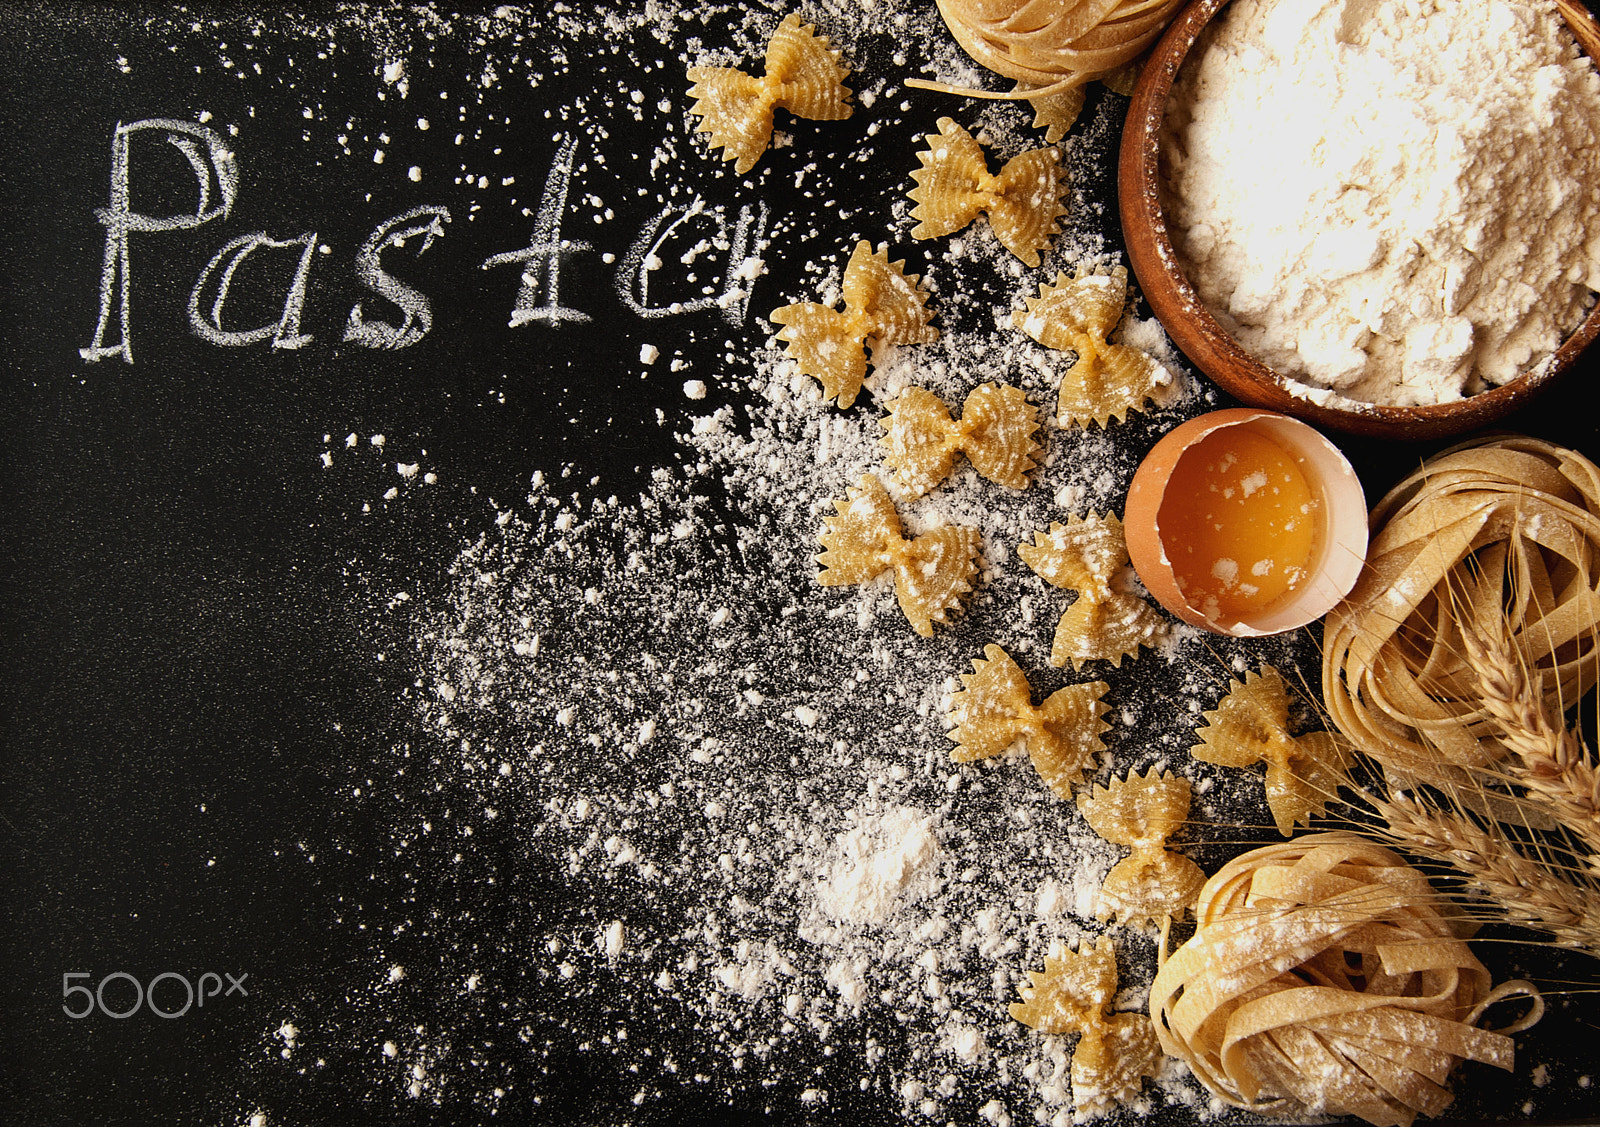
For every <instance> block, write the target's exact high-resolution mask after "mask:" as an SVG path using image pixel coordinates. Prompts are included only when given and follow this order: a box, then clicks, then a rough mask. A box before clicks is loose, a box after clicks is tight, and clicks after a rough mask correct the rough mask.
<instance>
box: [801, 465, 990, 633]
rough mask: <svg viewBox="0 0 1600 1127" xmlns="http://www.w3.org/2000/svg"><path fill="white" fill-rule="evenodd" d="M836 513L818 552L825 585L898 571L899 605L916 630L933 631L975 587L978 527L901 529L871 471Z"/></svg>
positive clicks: (824, 529) (820, 577) (825, 521)
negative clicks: (916, 532)
mask: <svg viewBox="0 0 1600 1127" xmlns="http://www.w3.org/2000/svg"><path fill="white" fill-rule="evenodd" d="M833 507H834V508H835V509H837V510H838V515H837V516H832V517H824V518H823V522H822V534H821V536H820V537H819V539H820V540H821V541H822V547H823V551H822V552H821V554H819V555H818V556H817V562H818V563H819V564H821V565H822V571H821V572H820V573H818V575H817V582H818V583H820V584H822V585H823V586H824V587H837V586H840V585H843V584H850V583H866V582H868V581H869V580H872V579H875V578H877V577H878V576H879V575H882V574H883V573H884V572H885V571H892V572H893V573H894V593H895V598H896V599H897V600H899V603H900V609H901V610H903V611H904V612H905V615H906V618H907V619H908V620H909V621H910V622H911V626H912V628H913V629H914V630H916V632H917V633H918V634H921V635H922V636H923V637H924V638H929V637H932V636H933V624H934V623H935V622H940V623H942V622H945V621H946V620H947V619H946V616H947V614H948V613H949V612H950V611H951V610H954V609H957V608H958V607H959V606H960V604H961V597H962V596H963V595H965V594H967V593H968V592H969V591H971V590H972V580H973V577H974V576H975V575H976V574H977V571H978V549H979V547H980V539H979V535H978V530H977V529H976V528H965V527H961V526H959V525H946V526H944V527H943V528H936V529H934V530H933V531H932V532H927V533H924V534H923V535H921V536H918V537H917V538H916V539H914V540H907V539H905V538H904V537H903V536H902V535H901V531H900V514H899V513H897V512H896V511H895V507H894V502H893V501H892V500H890V499H889V494H888V492H887V491H886V490H885V489H884V488H883V483H882V482H880V481H879V480H878V479H877V478H875V477H873V476H872V475H870V474H868V475H867V476H865V477H863V478H862V479H861V483H860V484H859V485H858V486H855V487H853V488H850V489H847V490H846V491H845V499H844V500H842V501H838V500H836V501H834V503H833Z"/></svg>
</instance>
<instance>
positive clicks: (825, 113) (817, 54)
mask: <svg viewBox="0 0 1600 1127" xmlns="http://www.w3.org/2000/svg"><path fill="white" fill-rule="evenodd" d="M849 74H850V68H849V67H847V66H845V65H844V63H843V62H842V61H841V59H840V55H839V52H838V51H836V50H834V49H833V47H832V46H830V44H829V42H828V38H827V36H823V35H817V34H816V28H814V27H813V26H811V25H810V24H807V23H802V22H801V20H800V17H799V16H797V15H793V14H791V15H788V16H785V17H784V19H783V22H782V23H780V24H779V25H778V29H777V30H776V31H775V32H773V33H772V38H771V39H770V40H768V42H767V58H766V73H765V74H763V75H762V76H761V77H760V78H756V77H753V76H751V75H748V74H745V73H744V72H743V71H741V70H737V69H735V68H733V67H690V68H689V81H690V82H691V83H693V85H692V86H690V87H689V96H690V97H691V98H693V99H694V100H695V101H694V105H693V106H692V107H691V108H690V110H689V112H690V113H692V114H695V115H696V116H698V117H699V118H700V124H699V126H698V127H697V132H700V133H707V134H709V135H710V143H711V147H712V148H713V149H722V150H723V159H724V160H731V161H733V162H734V165H733V169H734V171H735V172H737V173H739V174H740V175H741V176H742V175H743V174H744V173H746V172H749V171H750V170H751V169H752V168H754V167H755V164H756V162H757V161H758V160H760V159H761V154H762V153H764V152H766V151H767V145H768V144H769V143H770V142H771V140H772V113H773V110H774V109H777V108H780V107H781V108H783V109H786V110H788V111H789V112H790V113H792V114H794V115H795V116H796V117H804V118H809V119H811V120H813V121H838V120H840V119H843V118H847V117H849V116H850V110H851V106H850V91H849V90H847V89H845V86H844V80H845V78H846V77H848V76H849Z"/></svg>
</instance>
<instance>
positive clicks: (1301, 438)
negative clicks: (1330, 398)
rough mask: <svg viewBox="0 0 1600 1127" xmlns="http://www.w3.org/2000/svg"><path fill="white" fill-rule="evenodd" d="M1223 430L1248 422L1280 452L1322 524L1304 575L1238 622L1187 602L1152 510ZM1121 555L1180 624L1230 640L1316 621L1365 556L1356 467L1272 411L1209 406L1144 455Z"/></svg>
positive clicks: (1299, 424)
mask: <svg viewBox="0 0 1600 1127" xmlns="http://www.w3.org/2000/svg"><path fill="white" fill-rule="evenodd" d="M1228 427H1247V428H1250V429H1252V430H1254V431H1255V432H1256V433H1258V434H1260V435H1261V436H1262V437H1264V438H1267V439H1269V440H1271V441H1272V442H1274V443H1275V444H1276V445H1278V446H1279V447H1280V448H1282V449H1283V450H1285V451H1287V452H1288V453H1289V454H1290V455H1291V456H1292V457H1293V458H1294V459H1295V461H1296V463H1297V464H1298V465H1299V466H1300V470H1301V472H1302V473H1304V474H1305V476H1306V480H1307V482H1308V483H1310V484H1311V486H1312V488H1313V489H1314V490H1315V492H1316V495H1317V497H1318V498H1319V500H1320V501H1321V502H1322V505H1321V509H1322V527H1321V533H1320V535H1319V536H1318V538H1317V546H1316V548H1315V550H1314V555H1313V558H1312V560H1311V562H1310V567H1309V574H1308V576H1307V579H1306V580H1305V581H1304V582H1303V583H1301V584H1300V585H1298V586H1297V587H1295V588H1294V589H1293V590H1292V591H1290V592H1289V593H1288V594H1286V595H1285V596H1284V597H1283V598H1281V599H1279V600H1278V601H1277V602H1275V603H1273V604H1272V605H1270V606H1268V607H1266V608H1264V609H1262V610H1260V611H1257V612H1255V613H1254V614H1251V615H1248V616H1246V617H1244V618H1241V619H1239V620H1237V621H1234V620H1230V619H1213V618H1210V617H1208V616H1207V615H1206V614H1204V613H1202V612H1201V611H1200V610H1199V609H1198V608H1196V607H1194V606H1192V605H1190V604H1189V602H1187V601H1186V600H1185V599H1184V597H1183V593H1182V592H1181V591H1180V590H1179V589H1178V580H1177V576H1176V575H1175V574H1174V572H1173V568H1172V561H1171V559H1170V558H1169V557H1168V554H1167V551H1166V547H1165V545H1164V543H1163V541H1162V536H1161V528H1160V521H1159V514H1160V512H1161V505H1162V502H1163V501H1164V500H1166V496H1167V488H1168V485H1169V483H1170V480H1171V478H1172V471H1173V469H1174V468H1175V467H1176V466H1177V465H1178V462H1179V461H1180V460H1181V459H1182V458H1183V456H1184V454H1185V453H1187V452H1188V451H1189V450H1190V449H1191V448H1192V447H1193V446H1195V445H1196V444H1197V443H1198V442H1200V440H1201V439H1203V438H1205V437H1207V436H1208V435H1211V434H1214V433H1215V432H1217V431H1218V430H1222V429H1224V428H1228ZM1122 521H1123V528H1124V531H1125V532H1126V534H1127V541H1128V556H1129V559H1130V560H1131V561H1132V563H1133V568H1134V571H1135V572H1137V573H1138V575H1139V579H1140V581H1141V582H1142V583H1143V584H1144V585H1145V587H1146V589H1148V590H1149V592H1150V594H1151V596H1152V597H1153V598H1155V600H1156V601H1157V602H1159V603H1160V604H1161V605H1162V606H1164V607H1165V608H1167V610H1169V611H1171V612H1172V613H1173V614H1175V615H1177V616H1178V617H1179V618H1181V619H1182V620H1183V621H1184V622H1187V623H1189V624H1190V625H1192V626H1198V627H1200V628H1201V629H1203V630H1210V631H1212V632H1213V633H1217V634H1228V635H1231V636H1232V637H1235V638H1251V637H1260V636H1263V635H1267V634H1281V633H1283V632H1284V631H1287V630H1294V629H1297V628H1299V627H1301V626H1304V625H1306V624H1307V623H1309V622H1313V621H1315V620H1316V619H1318V618H1321V617H1322V616H1323V615H1324V614H1326V613H1327V612H1328V611H1330V610H1332V609H1333V607H1334V605H1335V604H1337V603H1338V602H1339V600H1340V599H1342V598H1344V596H1345V595H1347V594H1348V593H1349V592H1350V589H1351V588H1352V587H1353V586H1355V582H1356V577H1357V576H1358V575H1359V574H1360V573H1361V566H1362V564H1363V563H1364V562H1365V560H1366V555H1367V501H1366V495H1365V494H1364V493H1363V492H1362V490H1361V482H1360V480H1359V479H1358V478H1357V477H1356V474H1355V471H1354V470H1353V469H1352V468H1351V467H1350V463H1349V462H1348V461H1347V460H1346V459H1345V456H1344V454H1342V453H1341V452H1340V451H1339V448H1338V447H1337V446H1335V445H1334V444H1333V443H1332V442H1330V441H1328V439H1326V438H1324V437H1323V436H1322V435H1321V434H1320V433H1318V432H1317V431H1316V430H1315V429H1314V428H1312V427H1310V426H1308V425H1307V424H1305V423H1303V422H1301V421H1299V420H1298V419H1294V418H1290V417H1289V416H1288V415H1282V414H1279V413H1277V412H1275V411H1262V410H1257V409H1254V408H1248V407H1236V408H1230V409H1227V410H1222V411H1212V412H1210V413H1209V414H1205V415H1200V416H1198V417H1196V418H1193V419H1190V420H1189V421H1188V422H1186V423H1183V424H1181V425H1179V426H1177V427H1175V428H1174V429H1173V430H1171V431H1169V432H1168V433H1167V434H1166V435H1165V436H1163V438H1162V439H1161V441H1160V442H1158V443H1156V445H1155V447H1154V448H1153V449H1152V450H1151V451H1150V453H1149V454H1148V455H1146V456H1145V459H1144V461H1143V462H1141V463H1140V465H1139V469H1138V471H1137V472H1136V473H1135V474H1134V478H1133V484H1132V485H1131V486H1130V487H1129V489H1128V501H1127V507H1126V509H1125V510H1124V513H1123V518H1122Z"/></svg>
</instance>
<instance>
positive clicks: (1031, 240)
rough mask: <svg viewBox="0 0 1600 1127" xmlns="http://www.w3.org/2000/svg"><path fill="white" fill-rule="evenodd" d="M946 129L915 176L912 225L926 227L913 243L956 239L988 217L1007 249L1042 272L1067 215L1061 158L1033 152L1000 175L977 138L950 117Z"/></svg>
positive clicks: (942, 126) (931, 138) (915, 231)
mask: <svg viewBox="0 0 1600 1127" xmlns="http://www.w3.org/2000/svg"><path fill="white" fill-rule="evenodd" d="M938 125H939V132H938V133H930V134H928V136H927V142H928V147H927V149H925V150H923V151H922V152H919V153H918V154H917V160H918V161H919V162H921V167H920V168H918V169H917V170H916V171H915V172H913V173H912V174H911V179H912V180H914V181H915V182H916V187H914V188H912V189H911V191H910V193H908V194H909V195H910V197H911V199H912V200H913V201H914V202H915V203H916V205H917V206H916V207H915V208H913V209H912V211H911V218H913V219H916V220H918V221H919V222H918V223H917V225H916V226H915V227H913V228H912V229H911V237H912V238H915V239H933V238H938V237H940V236H941V235H950V234H954V233H955V232H957V231H959V230H961V228H963V227H965V226H966V225H967V224H969V223H971V222H972V221H973V220H975V219H977V218H978V216H979V215H983V214H987V215H988V216H989V227H990V228H991V229H992V230H993V231H994V233H995V237H996V238H998V239H999V240H1000V243H1001V245H1002V246H1004V247H1005V248H1006V249H1007V250H1009V251H1010V252H1011V253H1012V254H1014V255H1016V256H1017V257H1018V258H1020V259H1021V260H1022V261H1023V262H1024V263H1025V264H1026V265H1028V266H1037V265H1039V252H1040V251H1041V250H1044V249H1045V248H1046V247H1048V246H1049V245H1050V239H1051V237H1052V236H1054V235H1055V234H1056V231H1057V230H1058V226H1057V223H1056V221H1057V220H1058V219H1059V218H1060V217H1061V216H1063V215H1065V214H1066V208H1064V207H1063V206H1062V205H1061V197H1062V196H1063V195H1064V194H1065V193H1066V190H1067V179H1066V173H1065V171H1064V170H1063V169H1062V167H1061V153H1060V152H1059V151H1058V150H1057V149H1054V148H1044V149H1030V150H1028V151H1027V152H1025V153H1020V154H1018V155H1017V156H1014V157H1012V158H1011V159H1010V160H1008V161H1007V162H1006V163H1005V167H1003V168H1002V169H1001V170H1000V172H999V173H998V174H994V173H991V172H990V171H989V165H988V162H987V160H986V159H985V158H984V155H983V148H982V146H980V145H979V144H978V142H977V139H976V138H974V137H973V136H972V134H971V133H968V132H967V131H966V130H965V129H963V128H962V127H961V126H960V125H958V124H956V122H955V121H954V120H952V119H951V118H948V117H941V118H940V119H939V122H938Z"/></svg>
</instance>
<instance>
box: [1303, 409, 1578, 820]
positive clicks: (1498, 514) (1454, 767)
mask: <svg viewBox="0 0 1600 1127" xmlns="http://www.w3.org/2000/svg"><path fill="white" fill-rule="evenodd" d="M1372 525H1373V529H1374V533H1373V538H1372V544H1371V547H1370V548H1369V550H1368V553H1367V563H1366V566H1365V568H1364V569H1363V570H1362V573H1361V577H1360V579H1359V580H1358V581H1357V582H1356V586H1355V589H1354V590H1352V591H1351V593H1350V595H1349V596H1348V597H1347V598H1346V599H1345V601H1344V602H1343V603H1341V604H1340V605H1339V606H1338V607H1336V608H1335V609H1334V610H1333V611H1332V612H1330V613H1329V615H1328V617H1327V622H1326V626H1325V629H1324V633H1323V665H1322V691H1323V700H1324V701H1325V703H1326V705H1327V708H1328V713H1329V715H1330V717H1331V718H1332V720H1333V722H1334V724H1335V725H1336V726H1337V727H1338V728H1339V730H1340V731H1341V732H1343V733H1344V734H1345V735H1346V736H1347V737H1349V739H1350V740H1351V741H1352V742H1354V743H1355V744H1356V746H1357V747H1359V748H1361V749H1362V750H1363V751H1366V752H1368V753H1370V754H1371V755H1372V756H1373V757H1374V758H1376V759H1377V760H1379V762H1381V763H1382V764H1383V765H1384V767H1385V769H1386V770H1388V771H1389V772H1390V773H1391V775H1392V779H1391V781H1392V782H1394V783H1396V784H1398V785H1409V784H1410V783H1411V782H1413V781H1422V782H1429V783H1433V784H1435V785H1439V786H1444V787H1447V788H1452V789H1462V790H1464V791H1465V792H1467V793H1470V792H1471V791H1472V790H1473V789H1474V788H1472V787H1471V786H1470V785H1467V786H1465V787H1454V786H1453V784H1460V783H1463V782H1466V781H1467V776H1466V773H1467V772H1472V771H1478V770H1481V769H1483V768H1484V767H1486V766H1489V765H1491V764H1492V763H1494V762H1495V761H1496V760H1499V759H1500V758H1502V757H1503V755H1504V753H1505V749H1504V747H1503V745H1502V744H1501V742H1500V738H1499V736H1500V733H1501V729H1500V727H1499V726H1498V725H1497V723H1496V721H1495V720H1494V718H1493V717H1492V716H1491V714H1490V713H1489V711H1488V709H1487V707H1486V705H1485V700H1484V694H1483V691H1482V687H1481V682H1480V680H1479V678H1478V677H1477V675H1476V674H1475V673H1474V671H1473V669H1472V668H1471V665H1470V662H1469V660H1468V654H1467V646H1466V644H1465V641H1464V632H1470V633H1471V634H1473V635H1475V636H1477V637H1485V638H1492V637H1497V636H1500V635H1501V634H1502V632H1508V634H1509V637H1510V640H1511V641H1512V642H1513V643H1514V647H1515V650H1516V651H1517V652H1520V653H1521V654H1523V655H1525V656H1526V660H1527V664H1528V670H1527V672H1528V675H1529V676H1530V678H1532V679H1533V680H1534V682H1535V684H1542V694H1543V697H1544V705H1545V708H1546V710H1547V711H1549V712H1550V714H1551V715H1555V716H1559V715H1561V714H1562V713H1563V712H1565V711H1566V709H1567V708H1569V707H1571V706H1572V705H1574V704H1576V703H1577V702H1578V700H1579V699H1580V698H1581V697H1582V696H1583V695H1584V694H1585V693H1587V692H1588V691H1589V690H1590V689H1592V688H1593V687H1594V685H1595V680H1596V676H1597V671H1600V640H1597V637H1596V635H1597V630H1596V626H1597V623H1600V468H1597V467H1596V466H1595V465H1594V463H1592V462H1590V461H1589V460H1588V459H1586V458H1584V457H1583V456H1582V455H1580V454H1578V453H1576V452H1575V451H1572V450H1568V449H1565V448H1563V447H1561V446H1557V445H1555V444H1554V443H1550V442H1546V441H1543V440H1541V439H1536V438H1529V437H1526V436H1521V435H1510V436H1500V437H1493V438H1479V439H1477V440H1474V441H1470V442H1466V443H1462V444H1460V445H1457V446H1453V447H1451V448H1450V449H1448V450H1445V451H1443V452H1442V453H1440V454H1438V455H1436V456H1435V457H1433V458H1432V459H1430V460H1428V461H1427V462H1425V463H1424V464H1423V465H1422V466H1421V467H1420V468H1419V469H1418V470H1417V471H1416V472H1414V473H1413V474H1411V475H1410V476H1409V477H1407V478H1405V479H1404V480H1403V481H1401V482H1400V483H1399V484H1398V485H1397V486H1395V487H1394V489H1392V490H1391V491H1390V492H1389V494H1388V495H1387V496H1386V497H1384V499H1383V500H1382V501H1381V502H1379V504H1378V505H1377V506H1376V507H1375V508H1374V509H1373V511H1372Z"/></svg>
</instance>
